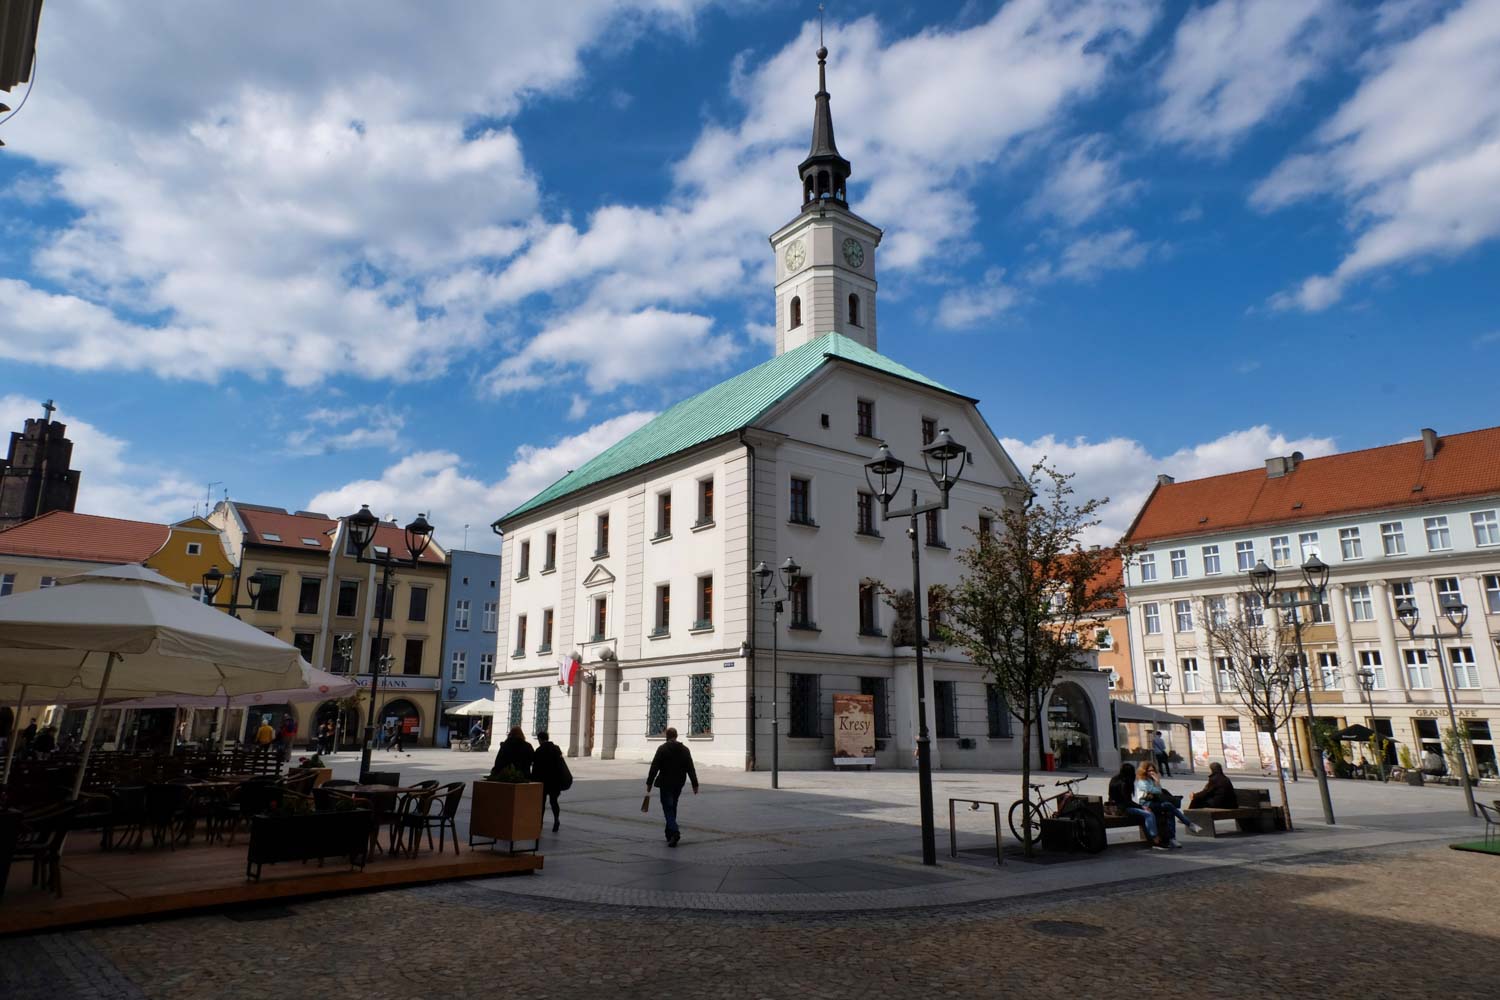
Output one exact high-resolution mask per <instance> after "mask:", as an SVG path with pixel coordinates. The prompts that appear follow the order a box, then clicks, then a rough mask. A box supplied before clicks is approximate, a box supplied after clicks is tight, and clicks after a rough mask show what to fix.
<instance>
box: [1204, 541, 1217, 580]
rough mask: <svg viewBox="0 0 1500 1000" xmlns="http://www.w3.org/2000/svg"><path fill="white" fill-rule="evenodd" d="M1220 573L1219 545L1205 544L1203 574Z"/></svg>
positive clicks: (1215, 574) (1214, 574) (1213, 574)
mask: <svg viewBox="0 0 1500 1000" xmlns="http://www.w3.org/2000/svg"><path fill="white" fill-rule="evenodd" d="M1219 573H1220V569H1219V547H1218V546H1217V545H1205V546H1203V575H1204V576H1218V575H1219Z"/></svg>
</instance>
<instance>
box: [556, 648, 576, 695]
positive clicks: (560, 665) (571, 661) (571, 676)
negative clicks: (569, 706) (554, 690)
mask: <svg viewBox="0 0 1500 1000" xmlns="http://www.w3.org/2000/svg"><path fill="white" fill-rule="evenodd" d="M577 680H578V656H577V655H576V654H572V653H564V654H563V655H562V656H559V657H558V658H557V683H558V686H559V687H572V686H573V684H574V682H576V681H577Z"/></svg>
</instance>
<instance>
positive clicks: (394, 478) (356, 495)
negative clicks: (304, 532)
mask: <svg viewBox="0 0 1500 1000" xmlns="http://www.w3.org/2000/svg"><path fill="white" fill-rule="evenodd" d="M654 416H655V414H654V413H648V412H640V411H637V412H632V413H625V414H622V415H620V416H618V417H613V418H611V419H609V420H606V421H603V422H602V423H598V424H595V425H594V426H592V427H590V428H588V429H587V430H585V431H583V432H581V433H579V434H574V435H572V436H571V437H566V438H563V439H562V440H561V441H558V442H557V443H555V444H552V445H548V446H546V447H536V446H533V445H523V446H521V447H520V448H518V449H516V453H515V457H514V458H513V460H512V461H511V463H510V465H509V466H508V467H507V468H506V470H505V474H504V476H502V477H501V478H500V479H498V480H496V481H494V482H486V481H485V480H484V479H482V478H479V477H477V476H475V475H474V474H473V473H472V472H471V471H469V470H468V466H467V463H466V462H464V461H463V459H461V458H460V457H459V456H458V455H456V454H454V453H453V452H450V451H419V452H413V453H412V454H410V455H407V456H405V457H404V458H402V459H401V460H400V461H398V462H396V463H395V464H394V465H391V466H389V467H388V468H386V469H385V471H384V472H382V473H381V475H380V478H378V479H362V480H357V481H355V482H352V483H347V484H345V485H343V486H340V487H337V488H335V489H331V490H325V491H324V492H322V493H319V494H318V495H317V496H315V497H313V498H312V499H311V500H309V501H308V506H307V509H308V510H325V511H348V510H358V509H359V506H360V505H361V504H369V505H370V509H371V510H376V511H380V512H382V513H383V514H385V513H395V514H396V515H397V516H398V517H410V516H412V515H414V514H415V513H416V512H417V511H422V512H424V513H426V514H427V516H428V519H429V520H431V521H432V523H433V524H434V525H436V526H437V529H438V530H437V534H436V536H435V537H436V538H437V540H438V542H439V544H441V545H444V546H446V547H449V548H457V547H459V546H460V545H461V544H462V540H463V528H464V525H468V526H469V543H468V544H469V547H470V548H473V549H480V550H483V551H488V552H495V551H499V540H498V539H497V538H496V537H495V536H494V535H493V534H492V533H491V532H490V523H491V522H492V521H494V520H495V519H496V518H497V517H500V516H501V515H503V514H505V513H508V512H509V511H511V510H512V509H514V508H515V507H517V506H519V505H520V504H521V503H523V502H525V501H526V500H529V499H530V498H531V497H533V496H535V495H536V494H537V493H539V492H541V491H542V490H543V489H545V488H546V487H548V486H550V485H551V484H552V483H554V482H555V481H557V480H558V479H559V478H561V477H562V476H563V475H565V474H567V473H568V472H569V471H570V470H572V469H576V468H578V467H579V466H580V465H582V464H583V463H584V462H586V461H588V460H589V459H591V458H593V457H594V456H595V455H597V454H598V453H599V452H601V451H603V450H604V449H605V448H608V447H609V446H610V445H612V444H614V443H615V442H616V441H618V440H620V439H621V438H623V437H624V436H625V435H627V434H629V433H630V432H631V431H634V430H635V429H637V428H638V427H641V426H642V425H643V424H645V423H646V422H647V421H649V420H650V419H651V418H652V417H654Z"/></svg>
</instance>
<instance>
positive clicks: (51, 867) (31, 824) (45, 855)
mask: <svg viewBox="0 0 1500 1000" xmlns="http://www.w3.org/2000/svg"><path fill="white" fill-rule="evenodd" d="M77 811H78V803H76V802H64V803H62V804H61V805H56V806H47V807H45V808H42V809H39V810H37V811H36V812H34V813H32V814H30V815H28V816H25V817H23V818H22V820H21V833H20V836H18V837H17V838H16V846H15V848H14V849H13V850H12V852H11V860H13V861H30V862H31V884H32V885H38V886H45V887H46V888H48V889H51V890H52V891H53V892H55V893H56V894H57V895H59V896H61V895H62V849H63V842H64V841H66V840H67V839H68V828H69V827H70V826H71V825H72V820H73V814H74V813H76V812H77Z"/></svg>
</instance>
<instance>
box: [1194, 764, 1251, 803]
mask: <svg viewBox="0 0 1500 1000" xmlns="http://www.w3.org/2000/svg"><path fill="white" fill-rule="evenodd" d="M1238 806H1239V798H1238V796H1236V795H1235V794H1234V785H1233V784H1232V783H1230V781H1229V775H1227V774H1225V773H1224V765H1223V764H1220V763H1219V762H1218V761H1215V762H1214V763H1212V764H1210V765H1208V784H1206V785H1204V786H1203V790H1202V791H1198V792H1194V793H1193V798H1192V801H1191V802H1189V803H1188V808H1189V809H1234V808H1236V807H1238Z"/></svg>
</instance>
